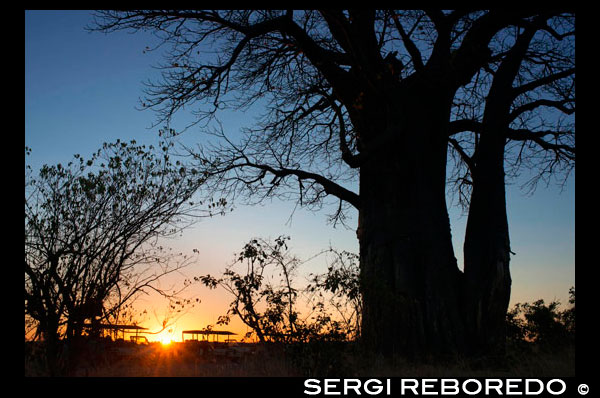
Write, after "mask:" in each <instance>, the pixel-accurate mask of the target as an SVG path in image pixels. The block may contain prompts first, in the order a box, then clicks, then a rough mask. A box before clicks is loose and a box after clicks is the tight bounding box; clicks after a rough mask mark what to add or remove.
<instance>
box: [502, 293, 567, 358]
mask: <svg viewBox="0 0 600 398" xmlns="http://www.w3.org/2000/svg"><path fill="white" fill-rule="evenodd" d="M569 295H570V298H569V304H570V305H571V307H570V308H567V309H564V310H562V311H560V309H559V307H560V302H559V301H558V300H554V301H552V302H550V303H548V304H546V302H545V301H544V300H543V299H539V300H536V301H534V302H533V303H517V304H515V305H514V307H513V308H512V309H511V310H510V311H508V314H507V318H506V323H507V326H508V330H509V333H508V335H509V337H510V339H511V340H512V341H513V342H520V343H524V342H527V343H534V344H535V345H537V346H539V347H542V348H546V349H548V348H549V349H556V348H558V347H561V346H565V345H568V344H573V343H574V341H575V288H574V287H573V288H571V289H569Z"/></svg>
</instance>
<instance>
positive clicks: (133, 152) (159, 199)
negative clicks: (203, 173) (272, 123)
mask: <svg viewBox="0 0 600 398" xmlns="http://www.w3.org/2000/svg"><path fill="white" fill-rule="evenodd" d="M170 146H171V144H169V143H167V142H162V143H161V147H160V148H157V150H156V151H155V148H153V147H152V146H150V147H149V148H146V147H145V146H144V145H142V146H140V145H136V143H135V141H131V143H124V142H120V141H119V140H117V142H116V143H113V144H104V145H103V147H102V148H101V149H100V150H98V151H97V152H96V153H95V154H93V155H92V157H91V159H89V160H87V161H86V160H84V159H83V157H81V156H80V155H75V159H74V160H73V161H72V162H69V163H68V165H67V166H66V167H64V166H62V165H61V164H57V165H55V166H47V165H44V166H43V167H42V168H41V170H40V171H39V176H37V177H35V178H33V177H32V172H31V169H30V168H29V167H28V170H27V171H28V174H27V176H26V181H25V314H26V316H29V317H30V318H32V319H34V320H35V322H36V324H37V335H38V336H42V337H43V338H44V340H45V343H46V346H47V351H48V360H49V365H51V369H52V368H53V365H54V362H55V361H56V358H57V351H56V350H57V344H58V341H59V339H60V337H61V336H66V337H67V338H68V339H72V338H74V337H77V336H79V335H81V334H82V331H83V327H84V322H86V321H90V322H91V323H92V325H94V324H97V323H98V322H100V321H101V320H107V319H110V318H111V317H114V316H116V315H117V313H118V312H119V310H120V309H122V308H123V305H124V304H125V303H127V302H130V301H131V300H133V299H134V298H135V296H136V295H137V294H138V293H140V292H143V291H146V290H148V289H153V290H156V291H158V292H159V293H161V294H165V295H166V293H165V292H163V291H161V290H160V289H158V288H157V287H156V285H155V283H156V281H158V280H159V278H160V277H161V276H164V275H166V274H169V273H171V272H174V271H175V270H177V269H179V268H181V267H182V266H184V265H185V264H186V260H185V259H184V260H181V261H179V262H176V263H175V264H173V263H169V260H172V259H173V258H174V256H172V255H169V254H168V253H167V252H166V251H165V249H164V248H163V247H162V246H160V244H159V243H160V242H159V238H161V237H166V236H171V235H173V234H176V233H178V232H179V231H181V229H182V228H184V227H185V226H186V225H188V224H186V223H189V222H192V221H193V218H194V217H196V216H199V215H201V213H200V210H199V206H200V205H201V204H197V205H194V204H193V202H191V198H192V194H193V193H194V191H195V190H196V189H197V188H198V185H199V184H201V183H202V178H198V176H196V175H195V174H196V173H195V172H194V170H186V169H185V168H184V167H180V165H179V164H178V162H176V163H175V164H173V163H172V162H171V161H170V160H169V148H170ZM27 152H29V150H27Z"/></svg>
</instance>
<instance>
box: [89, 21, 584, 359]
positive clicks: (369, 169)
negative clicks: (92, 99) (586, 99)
mask: <svg viewBox="0 0 600 398" xmlns="http://www.w3.org/2000/svg"><path fill="white" fill-rule="evenodd" d="M572 23H573V15H569V14H566V13H562V12H558V11H557V12H554V11H553V12H549V11H539V10H533V9H527V10H526V9H517V10H491V11H476V10H467V9H465V10H455V11H441V10H410V11H397V10H380V11H375V10H347V11H342V10H319V11H316V10H306V11H294V10H286V11H252V10H244V11H197V10H155V11H123V12H117V11H102V12H99V13H98V20H97V24H96V25H95V29H98V30H102V31H113V30H119V29H132V30H150V31H152V32H154V33H155V34H156V35H157V36H158V37H160V38H161V40H162V41H163V43H169V44H171V45H172V46H171V52H170V53H168V55H167V58H166V63H165V64H164V65H162V68H163V80H162V81H160V82H158V83H152V82H149V83H148V84H147V91H146V94H147V97H146V98H144V100H143V101H142V107H145V108H152V109H155V110H156V111H157V112H158V115H159V122H168V121H169V120H170V119H171V117H172V116H173V115H174V114H175V113H176V112H177V111H178V110H180V109H183V107H184V106H185V107H187V108H190V107H192V106H195V107H194V108H193V110H194V112H196V116H197V122H200V121H204V122H209V121H210V120H212V118H213V117H215V116H216V114H217V111H218V110H219V109H222V108H225V107H228V106H231V107H233V108H234V109H238V110H239V109H241V110H244V109H246V107H249V106H251V105H252V104H254V103H259V104H260V105H261V106H263V110H264V115H263V117H262V118H261V119H260V121H259V122H258V125H257V126H256V128H254V129H246V130H245V131H244V136H243V137H242V138H241V139H240V140H237V141H234V140H232V139H230V138H229V137H227V136H226V135H225V134H224V133H223V132H221V131H218V130H217V131H216V132H215V135H216V137H217V138H218V141H217V142H216V143H213V144H210V145H209V144H206V145H204V146H202V147H201V146H199V147H198V148H189V149H190V153H191V154H192V155H193V156H194V158H195V160H196V161H197V163H198V164H199V165H200V166H201V167H202V168H203V175H205V176H206V177H207V178H208V179H207V184H208V186H210V187H212V189H214V190H215V191H216V192H219V193H220V194H224V195H228V196H230V197H232V198H235V197H237V196H239V195H241V194H246V195H245V196H246V198H249V199H250V200H256V201H260V200H262V199H264V198H265V197H277V196H279V197H282V198H286V199H290V198H291V199H295V200H297V201H298V203H299V204H300V205H303V206H306V207H308V208H312V209H318V208H321V207H322V206H323V205H325V204H327V203H331V202H328V200H330V199H331V198H333V203H336V204H337V205H336V207H335V208H336V210H335V211H334V212H333V214H331V220H332V221H333V222H334V223H337V222H342V223H343V222H344V220H345V219H344V217H345V212H346V211H347V210H348V209H349V208H351V207H352V208H354V209H356V210H358V228H357V237H358V240H359V245H360V268H361V277H360V279H361V284H362V287H361V288H362V297H363V314H362V328H361V333H362V339H363V341H364V343H365V344H366V345H367V346H368V347H370V349H372V350H374V351H375V352H377V353H383V354H385V355H395V354H400V353H402V354H415V355H418V354H423V353H434V354H436V353H442V352H454V351H463V350H465V349H466V348H473V349H474V350H475V351H479V350H480V349H483V350H487V349H488V348H486V347H489V346H492V347H493V346H496V345H497V344H499V343H501V341H500V340H501V338H499V337H501V336H500V335H499V334H497V333H495V332H494V328H495V326H496V325H498V324H503V321H504V315H505V312H506V306H507V303H508V301H507V297H508V295H509V294H510V289H509V286H510V275H509V273H508V257H509V253H510V247H509V245H508V228H507V223H506V220H505V208H504V209H503V207H505V200H504V185H503V184H504V180H503V178H501V176H503V171H502V167H503V164H504V158H503V157H504V153H505V151H506V150H507V148H506V145H505V144H506V142H507V140H510V141H509V142H518V143H519V142H520V143H523V145H524V147H523V149H524V150H525V149H526V148H525V145H533V146H536V144H537V145H538V149H539V150H541V151H543V152H544V153H547V152H548V153H552V154H556V155H557V156H558V155H561V156H562V155H565V154H567V155H568V159H571V158H570V157H571V155H572V158H574V150H572V151H571V150H570V149H569V148H571V149H572V147H573V145H572V142H568V143H567V144H566V145H567V146H568V147H569V148H564V146H565V144H564V143H562V142H560V141H561V140H563V139H565V140H570V139H572V136H573V134H572V132H570V134H563V133H567V131H561V130H560V129H557V130H556V131H548V132H547V131H544V130H543V129H542V126H546V125H548V124H552V125H554V126H560V124H561V122H562V121H563V119H561V118H558V119H557V118H555V117H547V116H546V115H545V114H540V115H537V114H536V111H537V110H540V109H541V108H542V107H544V108H546V109H554V110H565V109H566V110H567V112H571V111H572V110H573V109H574V108H571V107H570V106H571V105H572V101H573V98H574V95H573V92H574V91H573V87H572V85H571V84H570V83H569V82H570V81H573V74H574V68H573V67H572V65H570V64H572V63H573V61H572V57H571V55H572V52H573V51H572V44H573V38H574V30H573V29H572ZM536 43H537V44H536ZM555 43H563V45H562V47H561V46H555ZM534 44H535V45H534ZM210 46H213V48H216V51H214V50H212V49H211V47H210ZM565 79H566V83H565ZM515 84H516V86H515ZM538 89H539V90H538ZM544 93H549V94H550V98H546V97H544V96H543V95H542V94H544ZM557 96H558V97H560V99H556V97H557ZM507 107H508V111H507ZM507 112H508V114H509V118H508V120H507ZM468 124H470V126H471V127H468V128H465V125H468ZM536 125H537V127H539V128H540V129H536V128H534V127H536ZM472 126H475V127H472ZM507 129H508V130H507ZM465 131H467V132H474V133H475V134H471V135H468V137H470V138H468V139H466V138H464V136H463V135H459V134H458V132H465ZM463 134H466V133H463ZM569 137H571V138H569ZM549 139H551V140H554V142H552V141H551V140H549ZM465 141H467V142H472V143H473V146H474V148H475V150H474V153H473V154H471V155H469V154H468V151H467V150H466V149H465ZM448 147H450V153H451V154H453V158H454V159H457V160H459V162H458V164H457V168H458V171H459V172H460V171H463V172H464V171H465V168H468V173H471V174H467V175H466V176H460V174H457V172H456V171H455V173H454V174H453V176H454V177H456V176H459V177H460V178H454V180H455V181H456V182H457V183H458V184H459V185H458V188H457V189H458V192H459V193H465V191H463V190H462V188H461V186H465V184H466V183H471V184H473V192H472V195H473V197H472V198H471V196H470V192H469V191H466V192H467V193H466V195H467V196H466V198H467V201H468V200H469V199H470V200H471V203H470V205H471V207H470V210H469V212H470V213H472V215H470V217H469V222H468V223H469V227H468V230H467V237H466V243H465V258H466V264H465V273H464V274H463V273H462V272H461V271H460V269H459V268H458V266H457V262H456V258H455V256H454V251H453V247H452V241H451V232H450V222H449V219H448V212H447V207H446V180H447V177H448V176H447V163H448V158H447V155H448ZM527 148H528V147H527ZM565 149H566V150H565ZM522 153H524V151H519V152H518V153H516V155H515V156H517V160H518V162H521V161H524V160H523V159H525V158H524V157H522V156H521V155H522ZM527 159H528V160H531V161H539V162H541V167H542V170H543V172H542V175H544V173H553V172H554V165H556V164H557V163H556V162H554V161H552V160H549V161H547V159H545V158H543V157H542V158H540V157H536V156H531V157H528V158H527ZM561 159H562V158H561ZM462 162H464V163H462ZM465 163H466V165H465ZM559 163H560V162H559ZM544 164H546V165H547V166H544ZM470 176H472V178H470ZM451 177H452V175H451ZM488 178H489V182H486V181H488ZM356 182H358V192H356V191H354V190H353V184H355V183H356ZM461 184H462V185H461ZM492 199H493V200H492ZM496 212H497V213H496ZM488 222H490V224H486V223H488ZM480 234H482V235H481V237H480V236H479V235H480ZM471 290H472V291H471ZM471 342H473V343H474V344H475V347H469V346H470V345H471Z"/></svg>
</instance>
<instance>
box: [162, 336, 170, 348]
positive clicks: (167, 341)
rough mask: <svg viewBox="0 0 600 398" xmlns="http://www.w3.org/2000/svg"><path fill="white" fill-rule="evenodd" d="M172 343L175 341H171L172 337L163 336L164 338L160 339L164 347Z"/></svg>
mask: <svg viewBox="0 0 600 398" xmlns="http://www.w3.org/2000/svg"><path fill="white" fill-rule="evenodd" d="M172 341H173V340H172V339H171V337H170V336H163V337H162V338H161V339H160V343H161V344H162V345H163V346H168V345H169V344H171V342H172Z"/></svg>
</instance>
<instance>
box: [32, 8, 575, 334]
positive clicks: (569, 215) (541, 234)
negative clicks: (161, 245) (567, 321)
mask: <svg viewBox="0 0 600 398" xmlns="http://www.w3.org/2000/svg"><path fill="white" fill-rule="evenodd" d="M90 22H91V11H85V10H84V11H67V10H55V11H37V10H35V11H31V10H27V11H25V145H26V146H28V147H30V148H31V149H32V152H31V155H30V156H28V157H27V159H26V161H27V164H29V165H31V167H32V168H33V169H34V170H37V169H39V168H40V167H41V166H42V165H43V164H56V163H61V162H62V163H66V162H68V161H69V160H72V158H73V155H74V154H81V155H82V156H84V157H87V156H89V155H91V154H92V153H93V152H94V151H96V150H97V149H99V148H100V147H101V145H102V143H104V142H113V141H115V140H116V139H120V140H122V141H129V140H131V139H135V140H136V141H137V142H138V143H139V144H152V143H157V142H158V134H157V131H158V127H155V128H151V125H152V124H153V123H154V122H155V120H156V115H155V114H153V113H152V111H151V110H144V111H140V110H138V109H137V107H138V106H139V99H140V97H142V96H143V92H142V90H143V84H142V82H144V81H147V80H148V79H150V80H152V79H156V78H157V77H158V76H159V72H158V71H157V70H156V69H154V68H153V65H154V66H155V65H157V64H158V63H159V62H160V61H161V54H160V51H156V52H144V49H145V48H146V46H152V44H154V43H155V40H156V39H155V38H153V37H152V36H151V35H149V34H148V33H143V32H138V33H136V34H130V33H127V32H114V33H110V34H104V33H99V32H88V31H86V30H85V29H84V27H85V26H86V25H88V24H89V23H90ZM190 121H192V119H191V116H190V115H186V114H178V115H177V117H176V119H175V120H174V123H173V125H172V127H173V128H175V130H178V129H181V128H183V127H185V126H187V125H188V124H189V122H190ZM252 121H253V119H252V117H251V115H249V114H244V113H243V112H237V113H230V114H228V115H226V117H225V118H224V120H223V123H224V128H225V130H226V131H236V130H237V129H239V128H240V127H242V126H245V125H250V124H251V123H252ZM198 129H199V128H198ZM198 129H196V130H198ZM196 130H195V129H194V128H191V129H189V130H188V131H186V133H185V134H187V135H188V136H187V138H188V139H191V140H194V139H196V138H195V137H199V135H198V133H199V132H198V131H196ZM198 139H200V138H198ZM507 206H508V218H509V226H510V239H511V248H512V251H513V252H514V253H515V255H514V256H513V257H512V259H511V274H512V281H513V284H512V297H511V305H512V304H514V303H517V302H525V301H533V300H537V299H540V298H543V299H544V300H546V301H552V300H560V301H561V302H562V303H564V304H566V303H568V290H569V288H570V287H571V286H574V285H575V182H574V176H571V178H570V179H569V181H568V183H567V184H566V186H565V187H564V189H563V190H562V191H561V190H560V189H559V188H557V187H555V186H552V185H551V186H550V187H548V188H546V187H545V186H540V187H538V189H537V190H536V191H535V193H534V194H533V195H531V196H526V195H525V194H524V193H523V192H521V191H520V189H519V182H518V181H517V182H515V183H514V184H512V185H509V186H507ZM292 214H293V216H292V217H291V218H290V216H291V215H292ZM449 214H450V220H451V223H452V234H453V244H454V251H455V255H456V257H457V260H458V263H459V264H462V242H463V238H464V229H465V226H466V216H464V215H462V214H461V211H460V209H457V208H452V207H451V208H449ZM350 216H351V219H350V220H349V221H348V224H349V225H351V226H353V225H355V223H356V214H355V213H351V214H350ZM282 234H283V235H289V236H291V241H290V247H291V248H292V252H293V253H294V254H295V255H297V256H298V257H299V258H301V259H308V258H309V257H311V256H312V255H314V254H316V253H318V252H319V251H321V250H323V249H326V248H328V247H329V246H332V247H335V248H337V249H339V250H348V251H352V252H355V253H358V242H357V240H356V235H355V231H354V227H353V228H351V229H345V228H343V227H339V226H338V227H337V228H333V227H332V226H331V225H330V224H328V223H327V217H326V215H325V213H323V212H316V213H312V212H309V211H306V210H303V209H300V208H297V209H295V206H294V203H291V202H281V201H277V200H273V201H271V202H266V203H263V204H262V205H260V206H254V207H244V206H236V208H235V210H234V211H233V212H231V213H229V214H228V215H226V216H224V217H220V216H219V217H214V218H210V219H205V220H202V221H201V222H199V223H198V224H196V225H195V226H194V227H193V228H191V229H189V230H186V231H185V232H184V234H183V236H181V237H180V238H178V239H177V240H172V241H170V242H169V243H171V244H172V247H173V248H174V249H175V250H180V251H185V252H188V253H189V252H190V251H191V250H192V249H198V251H199V252H200V257H199V259H198V262H197V263H196V264H193V265H191V266H190V267H188V268H186V269H185V276H186V277H190V276H191V277H193V276H197V275H205V274H211V275H218V274H220V273H221V272H222V271H223V270H224V268H225V266H226V265H228V264H229V263H231V260H232V259H233V255H234V253H235V252H238V251H239V250H240V249H241V248H242V247H243V245H244V244H245V243H246V242H248V241H249V240H250V239H251V238H253V237H263V238H275V237H277V236H279V235H282ZM303 267H304V268H302V269H303V270H305V272H306V273H308V272H325V271H326V265H325V264H324V263H323V262H322V261H319V260H316V261H315V260H313V261H310V262H308V263H306V264H305V265H304V266H303ZM179 278H181V276H179ZM301 279H302V278H301V277H299V278H298V280H301ZM171 282H172V283H178V281H177V280H173V281H165V284H166V285H167V284H168V283H171ZM194 289H195V290H194ZM187 292H188V294H189V295H190V296H192V297H198V298H200V300H201V301H200V304H198V305H196V306H195V307H194V308H192V309H190V310H188V312H186V314H185V315H184V316H181V317H180V318H178V319H176V320H174V321H173V324H172V327H171V328H170V330H171V333H170V337H171V338H173V339H176V340H179V339H180V338H181V331H182V330H185V329H201V328H204V327H205V326H207V325H208V324H213V325H214V324H215V322H216V320H217V318H218V316H219V315H223V314H224V313H225V312H226V311H227V308H228V303H229V300H228V297H227V296H226V295H225V294H224V292H219V291H209V290H207V289H206V288H196V287H194V288H193V289H190V290H188V291H187ZM138 304H139V305H140V306H141V307H144V308H145V309H147V312H148V315H147V316H146V318H145V319H144V321H143V322H142V325H143V326H145V327H148V328H149V329H151V330H156V329H157V328H158V327H159V325H160V323H161V322H160V320H161V319H162V317H164V313H165V309H166V307H167V304H166V303H165V302H163V301H159V300H156V298H154V297H152V296H149V297H142V299H141V300H140V302H139V303H138ZM227 328H228V329H231V330H233V331H237V332H238V333H244V332H245V331H246V328H245V327H244V326H243V325H241V323H240V322H238V321H235V322H232V324H231V325H230V326H228V327H227ZM163 335H164V333H163ZM157 338H158V337H157ZM238 338H239V336H238ZM150 339H153V338H150Z"/></svg>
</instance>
